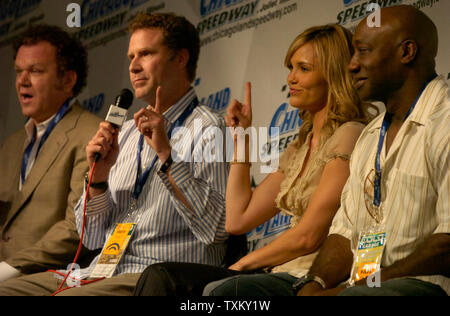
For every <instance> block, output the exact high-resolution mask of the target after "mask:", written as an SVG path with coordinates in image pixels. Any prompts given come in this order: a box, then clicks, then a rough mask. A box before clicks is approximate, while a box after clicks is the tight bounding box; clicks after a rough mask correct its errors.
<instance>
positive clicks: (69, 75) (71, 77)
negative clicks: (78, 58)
mask: <svg viewBox="0 0 450 316" xmlns="http://www.w3.org/2000/svg"><path fill="white" fill-rule="evenodd" d="M77 79H78V75H77V73H76V72H75V71H74V70H69V71H66V72H65V73H64V76H63V78H62V86H63V89H64V91H65V92H68V93H70V94H72V91H73V87H74V86H75V84H76V83H77Z"/></svg>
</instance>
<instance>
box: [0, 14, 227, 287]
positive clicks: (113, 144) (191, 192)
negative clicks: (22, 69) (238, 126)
mask: <svg viewBox="0 0 450 316" xmlns="http://www.w3.org/2000/svg"><path fill="white" fill-rule="evenodd" d="M129 30H130V33H131V38H130V43H129V49H128V58H129V60H130V66H129V72H130V80H131V83H132V86H133V88H134V90H135V95H136V97H137V98H138V99H140V100H142V101H145V102H146V103H147V104H149V106H148V107H146V108H143V109H141V110H140V111H138V112H137V113H136V114H135V115H134V120H130V121H128V122H125V124H124V125H123V127H122V129H121V131H120V133H119V131H118V130H117V129H115V128H114V127H113V126H112V125H111V124H110V123H109V122H102V123H101V124H100V127H99V129H98V131H97V133H96V135H95V136H94V137H93V138H92V140H91V142H90V143H89V144H88V146H87V147H86V153H87V159H88V162H89V166H90V171H91V172H90V174H91V175H92V176H91V179H90V180H91V187H90V190H89V193H88V194H87V195H88V196H87V204H86V206H87V207H86V210H87V212H86V214H87V215H86V218H85V232H84V239H83V244H84V245H85V246H86V247H87V248H89V249H103V251H102V254H100V255H99V256H97V257H96V258H95V259H94V260H93V261H92V263H91V264H90V266H89V267H88V268H86V269H82V270H79V271H77V276H78V277H81V279H86V278H88V282H92V283H89V284H87V282H86V281H84V280H83V281H81V285H82V286H81V287H73V288H70V289H68V290H65V291H62V292H60V293H59V294H60V295H68V296H70V295H130V294H131V293H132V291H133V290H134V287H135V285H136V282H137V280H138V278H139V276H140V274H141V272H142V271H143V270H144V269H145V268H146V267H147V266H148V265H151V264H153V263H158V262H165V261H176V262H195V263H204V264H210V265H220V264H221V262H222V260H223V257H224V254H225V243H224V242H225V240H226V239H227V237H228V236H227V233H226V231H225V200H224V198H225V190H226V181H227V175H228V168H229V166H228V164H227V163H226V162H225V161H226V159H225V158H224V157H222V159H205V157H204V155H206V154H207V153H205V152H204V151H206V150H205V148H209V149H211V148H213V147H214V145H213V144H211V143H210V142H214V144H216V142H215V140H214V138H211V137H205V135H204V134H206V132H204V131H205V130H207V129H208V128H212V130H214V128H216V129H218V130H224V128H225V122H224V120H223V118H221V117H220V116H219V115H218V114H217V113H215V112H213V111H212V110H211V109H209V108H208V107H206V106H203V105H200V104H198V99H197V96H196V94H195V91H194V90H193V88H192V87H191V83H192V81H193V80H194V79H195V72H196V67H197V60H198V56H199V37H198V33H197V30H196V29H195V27H194V26H193V25H192V24H191V23H190V22H188V21H187V20H186V19H185V18H184V17H180V16H175V15H173V14H154V15H149V14H140V15H138V17H136V18H135V20H133V21H132V22H131V24H130V27H129ZM189 134H190V135H189ZM208 135H209V134H208ZM215 151H216V152H218V153H223V154H225V151H224V150H223V148H215ZM97 153H98V154H100V155H101V158H100V159H99V160H98V161H97V162H96V163H95V167H94V161H95V155H96V154H97ZM217 157H218V156H217V155H216V156H215V158H217ZM206 158H207V157H206ZM85 196H86V192H85V193H84V194H83V196H82V197H81V199H80V200H79V203H78V205H77V206H76V208H75V216H76V220H77V228H78V231H79V233H80V235H82V233H83V222H84V218H83V208H84V199H85ZM118 224H128V226H127V225H118ZM124 227H128V229H129V230H126V229H125V228H124ZM121 234H122V235H121ZM124 235H129V236H131V238H130V239H129V243H128V245H127V244H126V242H122V241H123V240H125V239H126V236H125V238H124V239H121V237H120V236H124ZM111 236H112V237H111ZM113 241H114V242H113ZM115 241H117V242H115ZM125 248H126V249H125ZM119 250H120V251H119ZM103 254H104V255H103ZM111 254H114V255H113V256H114V258H112V257H111ZM117 254H119V256H117ZM120 254H121V255H122V256H121V257H120ZM114 260H115V261H116V264H111V263H113V262H114ZM103 277H106V278H105V279H103ZM70 278H71V277H69V280H70ZM89 279H90V280H89ZM99 279H100V280H99ZM60 283H61V282H60V281H59V282H57V279H56V278H55V277H54V276H53V275H52V274H51V273H47V274H45V276H42V275H41V276H33V277H32V279H29V281H28V284H27V287H28V293H26V292H23V291H22V292H19V291H15V290H16V289H9V292H8V294H17V293H20V294H24V293H26V294H33V295H46V294H52V293H54V292H55V291H56V290H58V289H62V288H61V287H60ZM36 284H38V286H36ZM64 286H65V285H64ZM0 293H3V292H2V289H1V288H0Z"/></svg>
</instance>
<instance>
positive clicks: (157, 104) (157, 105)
mask: <svg viewBox="0 0 450 316" xmlns="http://www.w3.org/2000/svg"><path fill="white" fill-rule="evenodd" d="M160 100H161V86H158V88H156V100H155V112H156V113H158V114H162V113H161V103H160Z"/></svg>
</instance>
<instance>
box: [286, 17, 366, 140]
mask: <svg viewBox="0 0 450 316" xmlns="http://www.w3.org/2000/svg"><path fill="white" fill-rule="evenodd" d="M306 43H312V44H313V45H314V48H315V52H316V54H317V57H318V61H319V64H320V67H321V69H322V75H323V77H324V78H325V80H326V81H327V83H328V104H329V105H330V107H329V110H328V117H327V120H326V122H325V124H324V126H323V128H322V131H323V132H324V134H325V136H327V137H329V136H331V135H332V134H333V133H334V131H335V130H336V129H337V128H338V127H339V126H341V125H342V124H344V123H345V122H348V121H358V122H362V123H367V121H368V112H367V106H366V105H365V104H363V103H362V102H361V100H360V98H359V96H358V94H357V92H356V90H355V89H354V87H353V83H352V78H351V74H350V72H349V71H348V69H347V67H348V64H349V62H350V59H351V57H352V55H353V46H352V33H351V32H350V31H349V30H347V29H346V28H344V27H342V26H339V25H336V24H327V25H323V26H315V27H311V28H309V29H307V30H305V31H304V32H302V33H301V34H300V35H298V36H297V38H296V39H295V40H294V41H293V42H292V44H291V46H290V47H289V49H288V52H287V54H286V59H285V62H284V63H285V66H286V67H288V68H290V67H291V66H292V65H291V58H292V56H293V55H294V54H295V52H296V51H297V50H298V49H299V48H300V47H301V46H303V45H304V44H306ZM300 118H301V119H302V120H303V124H302V127H301V128H300V132H299V133H300V144H302V143H303V142H304V141H305V140H306V136H307V135H308V133H309V131H310V130H311V129H312V115H311V113H309V112H308V111H305V110H303V111H300Z"/></svg>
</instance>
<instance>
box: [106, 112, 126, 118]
mask: <svg viewBox="0 0 450 316" xmlns="http://www.w3.org/2000/svg"><path fill="white" fill-rule="evenodd" d="M109 116H110V117H117V118H123V117H124V115H123V114H122V113H120V112H111V113H109Z"/></svg>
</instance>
